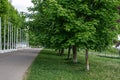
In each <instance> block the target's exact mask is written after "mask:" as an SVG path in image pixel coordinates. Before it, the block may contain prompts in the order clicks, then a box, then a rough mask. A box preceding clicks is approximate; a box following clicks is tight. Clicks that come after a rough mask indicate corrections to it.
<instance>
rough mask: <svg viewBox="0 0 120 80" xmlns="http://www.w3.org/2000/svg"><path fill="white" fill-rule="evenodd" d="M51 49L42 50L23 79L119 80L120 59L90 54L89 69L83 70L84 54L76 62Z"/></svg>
mask: <svg viewBox="0 0 120 80" xmlns="http://www.w3.org/2000/svg"><path fill="white" fill-rule="evenodd" d="M66 56H67V55H64V56H58V55H57V53H56V52H54V51H51V50H42V51H41V52H40V54H39V55H38V56H37V58H36V59H35V61H34V62H33V64H32V65H31V66H30V68H29V70H28V73H27V78H26V79H25V80H120V59H111V58H104V57H99V56H96V55H93V54H90V56H89V60H90V71H86V70H85V60H84V54H83V53H79V55H78V61H79V62H78V63H76V64H74V63H72V60H65V58H66Z"/></svg>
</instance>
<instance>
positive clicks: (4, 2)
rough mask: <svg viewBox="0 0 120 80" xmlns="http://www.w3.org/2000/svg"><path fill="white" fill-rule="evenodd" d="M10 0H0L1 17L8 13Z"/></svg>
mask: <svg viewBox="0 0 120 80" xmlns="http://www.w3.org/2000/svg"><path fill="white" fill-rule="evenodd" d="M8 8H9V6H8V0H0V16H1V14H7V13H8Z"/></svg>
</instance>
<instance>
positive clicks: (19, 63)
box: [0, 49, 40, 80]
mask: <svg viewBox="0 0 120 80" xmlns="http://www.w3.org/2000/svg"><path fill="white" fill-rule="evenodd" d="M39 52H40V49H24V50H18V51H15V52H10V53H4V54H0V80H23V76H24V74H25V72H26V71H27V69H28V67H29V66H30V65H31V63H32V61H33V60H34V59H35V57H36V56H37V55H38V53H39Z"/></svg>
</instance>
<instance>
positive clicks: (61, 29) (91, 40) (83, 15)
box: [29, 0, 120, 50]
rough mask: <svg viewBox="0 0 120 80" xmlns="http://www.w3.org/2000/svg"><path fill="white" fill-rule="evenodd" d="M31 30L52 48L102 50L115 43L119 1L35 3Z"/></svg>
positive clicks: (59, 0)
mask: <svg viewBox="0 0 120 80" xmlns="http://www.w3.org/2000/svg"><path fill="white" fill-rule="evenodd" d="M32 2H33V4H34V7H33V8H29V10H30V11H33V14H32V17H31V18H32V19H33V21H31V24H30V30H31V31H32V32H34V34H35V35H36V36H39V39H38V40H37V41H40V43H42V44H43V45H46V46H47V47H52V48H67V47H68V46H69V45H76V46H79V47H81V48H87V49H95V50H102V49H105V48H106V47H107V46H109V45H110V44H112V41H113V39H116V37H117V36H116V35H117V33H118V28H117V27H119V24H118V23H116V20H117V19H118V18H120V16H119V14H118V10H117V6H118V4H119V3H120V2H119V0H70V1H69V0H43V2H40V1H39V0H32Z"/></svg>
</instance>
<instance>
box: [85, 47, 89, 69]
mask: <svg viewBox="0 0 120 80" xmlns="http://www.w3.org/2000/svg"><path fill="white" fill-rule="evenodd" d="M85 59H86V69H87V70H88V71H89V60H88V49H86V55H85Z"/></svg>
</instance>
